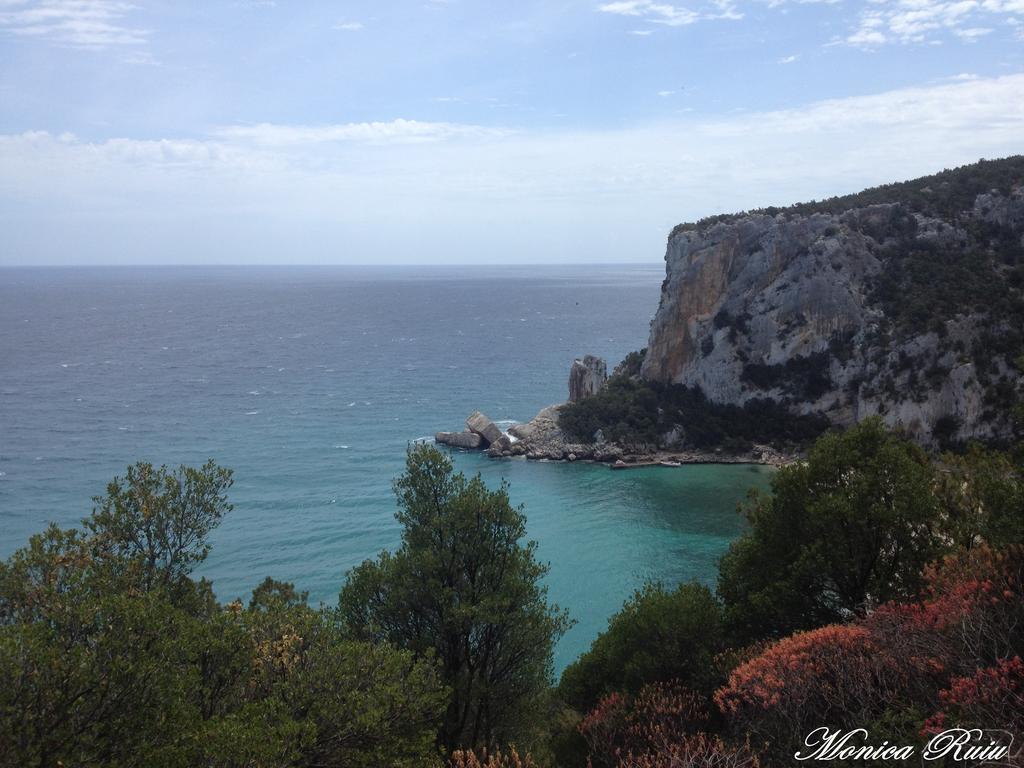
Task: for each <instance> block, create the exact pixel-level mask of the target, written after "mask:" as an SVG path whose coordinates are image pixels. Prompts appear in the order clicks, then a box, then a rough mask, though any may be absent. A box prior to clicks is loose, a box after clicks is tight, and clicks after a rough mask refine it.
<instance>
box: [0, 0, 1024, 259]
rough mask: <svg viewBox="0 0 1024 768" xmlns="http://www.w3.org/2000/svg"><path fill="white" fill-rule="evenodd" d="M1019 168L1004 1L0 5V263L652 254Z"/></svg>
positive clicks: (1020, 109)
mask: <svg viewBox="0 0 1024 768" xmlns="http://www.w3.org/2000/svg"><path fill="white" fill-rule="evenodd" d="M1022 151H1024V0H948V1H947V0H868V1H867V2H855V1H851V0H835V1H834V2H807V1H803V2H797V1H787V0H696V1H695V2H692V3H691V2H686V3H683V2H680V1H679V0H676V1H675V2H654V1H653V0H613V1H612V2H578V1H576V0H548V1H547V2H501V3H499V2H483V1H479V0H410V1H409V2H406V1H405V0H397V1H394V2H386V1H382V0H378V2H332V3H317V2H293V1H290V0H277V1H276V2H269V1H259V0H249V1H246V0H224V1H220V0H207V2H203V3H187V2H173V3H172V2H167V1H166V0H163V1H161V2H149V1H148V0H131V1H129V0H0V227H2V229H3V231H4V232H5V235H4V237H3V238H2V239H0V264H56V263H71V264H93V263H119V264H120V263H128V264H132V263H140V264H144V263H335V262H336V263H364V264H365V263H453V262H454V263H481V262H483V263H505V262H547V261H559V262H580V261H582V262H618V261H656V260H658V259H660V258H661V256H662V251H663V247H664V237H665V234H666V233H667V231H668V229H669V228H671V226H672V225H673V224H675V223H677V222H679V221H683V220H688V219H693V218H696V217H699V216H704V215H708V214H711V213H718V212H723V211H732V210H738V209H743V208H748V207H752V206H757V205H766V204H785V203H788V202H795V201H797V200H800V199H806V198H812V197H822V196H825V195H830V194H837V193H842V192H846V191H855V190H857V189H859V188H861V187H863V186H865V185H868V184H875V183H881V182H885V181H891V180H895V179H900V178H907V177H910V176H914V175H919V174H923V173H928V172H931V171H935V170H939V169H941V168H943V167H948V166H952V165H958V164H962V163H965V162H971V161H973V160H976V159H977V158H979V157H982V156H985V157H997V156H1003V155H1007V154H1015V153H1019V152H1022Z"/></svg>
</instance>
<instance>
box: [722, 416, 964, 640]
mask: <svg viewBox="0 0 1024 768" xmlns="http://www.w3.org/2000/svg"><path fill="white" fill-rule="evenodd" d="M933 482H934V474H933V468H932V465H931V464H930V462H929V461H928V457H927V455H926V454H925V453H924V451H922V450H921V449H920V448H918V447H917V446H916V445H914V444H913V443H911V442H910V441H909V440H906V439H904V438H902V437H900V436H899V435H896V434H894V433H892V432H889V431H888V430H887V429H886V428H885V426H884V425H883V424H882V422H881V421H880V420H878V419H868V420H866V421H863V422H861V423H860V424H858V425H857V426H855V427H851V428H850V429H848V430H847V431H846V432H844V433H842V434H830V435H826V436H825V437H823V438H821V439H819V440H818V442H817V443H815V445H814V447H813V448H812V449H811V451H810V453H809V455H808V458H807V461H806V462H803V463H800V464H793V465H790V466H788V467H784V468H782V469H781V470H779V472H778V473H777V474H776V475H775V477H774V478H773V479H772V493H771V495H770V496H764V495H757V496H754V497H753V498H752V500H751V501H750V503H749V504H748V506H747V507H746V510H745V514H746V516H747V519H748V520H749V522H750V530H749V531H748V532H747V533H746V534H744V536H742V537H741V538H740V539H739V540H737V541H736V542H734V543H733V545H732V546H731V547H730V549H729V551H728V553H727V554H726V555H725V557H723V558H722V562H721V568H720V578H719V595H720V596H721V597H722V599H723V601H724V603H725V606H726V620H727V623H728V625H729V627H730V630H731V631H732V632H733V633H734V634H735V635H736V636H737V637H738V638H740V639H756V638H760V637H766V636H776V637H777V636H781V635H785V634H788V633H791V632H794V631H797V630H801V629H813V628H815V627H820V626H823V625H825V624H829V623H833V622H837V621H843V620H847V619H849V618H851V617H853V616H856V615H861V614H863V613H864V612H865V611H866V610H867V609H869V608H870V607H871V606H872V605H877V604H879V603H882V602H884V601H886V600H890V599H893V598H897V597H902V596H910V595H913V594H915V593H916V591H917V589H918V587H919V586H920V584H921V572H922V569H923V567H924V565H925V564H926V563H928V562H929V561H931V560H933V559H934V558H935V557H936V556H937V555H938V554H940V553H941V552H942V551H943V549H944V546H945V545H944V543H943V539H942V537H941V536H940V531H939V530H938V528H939V522H940V521H939V513H938V503H937V501H936V497H935V494H934V493H933Z"/></svg>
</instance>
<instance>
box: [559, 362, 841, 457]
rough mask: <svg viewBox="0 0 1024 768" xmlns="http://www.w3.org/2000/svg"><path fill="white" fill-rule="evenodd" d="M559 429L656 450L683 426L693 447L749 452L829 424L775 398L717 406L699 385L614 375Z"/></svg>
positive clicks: (802, 439)
mask: <svg viewBox="0 0 1024 768" xmlns="http://www.w3.org/2000/svg"><path fill="white" fill-rule="evenodd" d="M559 425H560V426H561V427H562V429H563V430H565V431H566V432H567V433H568V434H569V435H570V436H572V437H573V438H575V439H577V440H580V441H581V442H585V443H589V442H591V441H593V439H594V433H595V432H597V430H601V431H602V432H603V434H604V436H605V437H606V438H607V439H609V440H612V441H614V442H616V443H619V444H621V445H626V446H657V445H659V444H660V442H661V440H662V436H663V435H665V434H666V433H668V432H671V431H672V430H674V429H676V428H677V427H681V428H682V431H683V435H684V443H685V445H687V446H689V447H693V448H714V447H718V446H723V445H725V444H727V443H730V445H732V446H733V447H734V448H735V447H737V446H742V447H743V450H745V449H749V447H750V444H751V443H755V442H759V443H771V444H779V443H782V444H785V443H790V444H796V445H802V444H805V443H807V442H809V441H810V440H812V439H813V438H815V437H817V436H818V435H820V434H821V433H822V432H823V431H824V430H825V429H827V427H828V421H827V420H826V419H824V418H823V417H819V416H799V415H794V414H792V413H790V411H789V409H788V408H787V407H786V406H785V405H783V404H780V403H776V402H774V401H771V400H766V399H765V400H760V399H757V400H751V401H748V402H747V403H745V404H744V405H742V406H738V405H723V404H720V403H712V402H711V401H709V400H708V399H707V397H706V396H705V395H704V393H703V392H702V391H701V390H700V389H698V388H696V387H686V386H683V385H681V384H671V385H667V386H666V385H662V384H658V383H656V382H648V381H638V380H635V379H632V378H628V377H625V376H612V377H611V378H609V379H608V383H607V385H606V386H605V387H604V388H603V389H602V390H601V391H600V392H598V393H596V394H594V395H591V396H590V397H587V398H584V399H582V400H579V401H577V402H575V403H569V404H567V405H565V406H563V407H562V409H561V411H560V412H559ZM730 441H731V442H730Z"/></svg>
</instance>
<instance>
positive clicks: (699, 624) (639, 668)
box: [558, 583, 723, 712]
mask: <svg viewBox="0 0 1024 768" xmlns="http://www.w3.org/2000/svg"><path fill="white" fill-rule="evenodd" d="M721 614H722V611H721V608H720V607H719V605H718V602H717V601H716V600H715V597H714V595H713V594H712V593H711V590H709V589H708V588H707V587H705V586H704V585H702V584H696V583H693V584H682V585H680V586H678V587H676V588H675V589H674V590H667V589H665V588H664V587H663V586H661V585H660V584H648V585H646V586H645V587H644V588H643V589H641V590H638V591H637V592H636V593H635V594H634V595H633V597H632V598H631V599H629V600H627V601H626V603H625V604H624V605H623V606H622V610H621V611H619V612H618V613H617V614H615V615H614V616H612V618H611V619H609V621H608V629H607V630H605V631H604V632H602V633H601V634H600V635H598V637H597V639H596V640H594V643H593V645H592V646H591V647H590V650H588V651H587V652H586V653H584V654H582V655H581V656H580V657H579V658H578V659H577V660H576V661H574V662H573V663H572V664H570V665H569V666H568V667H567V668H566V670H565V672H563V673H562V679H561V681H560V682H559V684H558V693H559V695H560V696H561V697H562V699H563V700H564V701H565V702H566V703H567V704H569V705H571V706H573V707H575V708H576V709H577V710H578V711H580V712H586V711H588V710H590V709H591V708H592V707H594V706H595V705H596V704H597V702H598V700H599V699H600V698H601V697H602V696H604V695H605V694H609V693H612V692H613V691H619V692H624V693H637V692H638V691H639V690H640V689H641V688H642V687H643V686H644V685H646V684H648V683H658V682H666V681H669V680H682V681H683V682H685V683H686V684H687V685H689V686H690V687H692V688H696V689H700V690H707V691H710V690H712V689H713V688H714V686H715V685H716V684H717V683H718V682H720V680H719V678H718V674H717V672H716V667H715V663H714V656H715V654H716V653H718V652H719V651H720V650H722V646H723V635H722V615H721Z"/></svg>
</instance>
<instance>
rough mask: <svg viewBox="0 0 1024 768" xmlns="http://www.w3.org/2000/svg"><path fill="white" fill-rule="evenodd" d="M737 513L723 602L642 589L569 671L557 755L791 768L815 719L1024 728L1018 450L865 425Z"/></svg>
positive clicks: (888, 726)
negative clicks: (911, 437) (741, 525)
mask: <svg viewBox="0 0 1024 768" xmlns="http://www.w3.org/2000/svg"><path fill="white" fill-rule="evenodd" d="M743 511H744V513H745V514H746V516H747V517H748V520H749V521H750V528H749V530H748V532H747V533H746V534H744V535H743V536H741V537H740V539H738V540H737V541H735V542H734V543H733V544H732V546H731V547H730V550H729V553H728V554H727V555H726V556H725V557H724V558H723V560H722V569H721V577H720V581H719V589H718V595H717V599H715V600H711V601H710V603H709V602H708V600H707V599H701V600H694V599H693V596H695V595H699V594H703V595H704V596H705V598H708V597H710V593H709V592H707V591H706V590H705V589H704V588H702V587H699V586H698V585H685V586H684V587H681V588H679V589H677V590H676V591H675V592H674V593H668V592H665V591H664V590H661V589H658V588H653V587H652V588H648V589H647V590H644V591H643V592H640V593H638V594H637V595H636V596H635V597H634V598H633V599H631V600H630V601H628V602H627V603H626V605H625V606H624V607H623V610H622V612H621V613H619V614H617V615H616V616H614V617H613V618H612V619H611V620H610V621H609V625H608V630H607V631H606V632H605V633H604V634H603V635H601V636H600V637H599V638H598V639H597V641H595V643H594V646H593V648H592V649H591V650H590V651H589V652H588V653H586V654H584V655H583V656H582V657H581V658H580V659H579V660H578V661H577V662H576V663H575V664H574V665H572V666H570V667H569V668H568V669H567V670H566V672H565V673H564V674H563V677H562V680H561V682H560V684H559V688H558V691H559V694H560V695H561V696H562V698H563V700H565V701H566V702H567V703H568V704H569V705H570V706H573V707H575V708H576V712H577V715H576V717H575V718H564V719H563V721H562V722H564V723H568V724H570V725H569V726H568V727H570V728H571V730H572V731H573V732H574V733H576V734H577V735H578V738H577V739H576V740H575V741H572V740H570V739H569V738H568V737H567V736H565V735H563V736H562V737H561V740H560V741H559V742H558V743H560V744H562V745H563V748H562V750H561V751H560V752H559V754H560V756H561V757H562V763H561V765H564V766H580V767H582V766H585V765H592V766H609V767H611V766H615V767H616V768H647V767H648V766H650V767H652V768H653V766H668V765H671V766H677V765H694V766H696V765H709V764H715V765H719V764H724V765H736V766H751V767H753V766H770V765H787V764H789V762H790V761H791V759H792V755H793V753H794V752H795V751H797V750H798V749H799V748H800V747H801V746H802V740H803V738H804V737H805V736H806V735H807V734H808V733H810V732H811V730H812V729H814V728H818V727H820V726H821V725H822V724H828V725H829V726H830V727H833V728H840V729H842V730H844V731H846V730H850V729H853V728H867V729H868V731H869V733H870V736H871V738H870V741H869V743H871V744H880V743H881V742H882V741H883V740H888V741H889V743H890V744H893V743H895V744H901V745H902V744H906V745H914V746H915V747H916V748H917V750H918V752H917V754H919V753H920V748H921V747H922V745H923V744H924V742H925V741H926V740H927V739H928V738H929V737H930V736H931V735H933V734H934V733H936V732H938V731H940V730H942V729H943V727H949V726H951V725H960V726H962V727H965V728H971V727H979V728H984V729H989V730H990V731H992V730H997V729H1005V730H1008V731H1009V732H1011V733H1019V732H1020V730H1021V728H1024V695H1022V694H1024V662H1022V661H1021V657H1022V656H1024V601H1022V600H1021V599H1020V594H1019V592H1020V585H1021V579H1024V451H1021V450H1017V451H1016V452H1014V453H1000V452H997V451H991V450H985V449H982V448H979V447H976V446H975V447H973V448H972V449H971V450H970V451H968V452H967V453H965V454H962V455H948V454H946V455H942V456H935V457H929V456H927V455H926V454H925V453H924V452H923V451H922V450H921V449H920V448H918V447H917V446H916V445H914V444H913V443H911V442H909V441H908V440H906V439H905V438H903V437H901V436H900V435H898V434H895V433H892V432H890V431H888V430H887V429H886V428H885V427H884V426H883V425H882V424H881V422H879V421H877V420H869V421H867V422H864V423H862V424H860V425H858V426H856V427H853V428H851V429H850V430H848V431H847V432H845V433H842V434H829V435H826V436H824V437H822V438H821V439H820V440H819V441H818V442H817V443H816V444H815V446H814V447H813V448H812V450H811V451H810V453H809V455H808V459H807V461H806V462H805V463H799V464H794V465H790V466H787V467H785V468H783V469H781V470H780V471H779V472H778V473H777V474H776V475H775V476H774V478H773V480H772V485H771V493H770V494H765V495H755V496H753V497H751V499H750V501H749V502H748V503H747V504H746V505H745V507H744V510H743ZM702 590H703V591H702ZM683 596H689V597H688V598H686V599H684V598H683ZM669 617H671V618H669ZM700 625H704V626H706V627H707V628H708V629H707V632H706V634H705V635H703V636H702V635H699V634H695V633H694V632H693V629H694V627H697V626H700ZM672 628H674V629H672ZM709 658H710V661H709ZM654 660H658V662H657V663H654ZM624 669H625V670H630V674H629V676H628V679H625V677H624V675H623V670H624ZM712 689H713V690H712ZM986 743H987V742H986Z"/></svg>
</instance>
